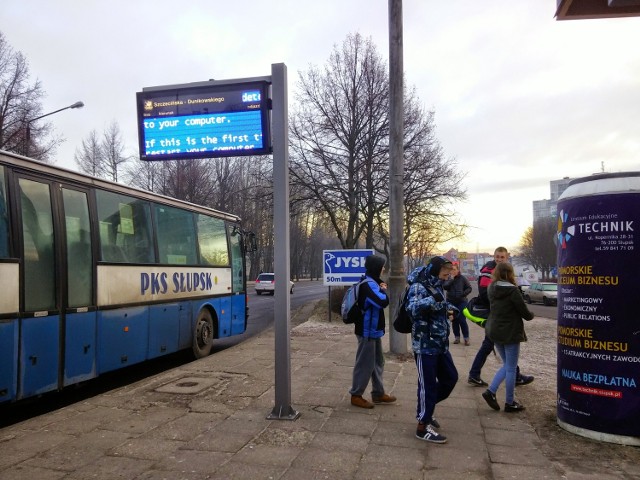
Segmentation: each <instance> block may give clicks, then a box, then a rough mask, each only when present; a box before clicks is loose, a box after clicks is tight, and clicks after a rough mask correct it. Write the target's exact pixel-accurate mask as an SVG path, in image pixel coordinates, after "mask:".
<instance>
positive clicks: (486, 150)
mask: <svg viewBox="0 0 640 480" xmlns="http://www.w3.org/2000/svg"><path fill="white" fill-rule="evenodd" d="M555 8H556V0H482V1H478V0H446V1H427V0H404V2H403V12H404V68H405V72H406V81H407V85H408V86H415V87H416V89H417V93H418V95H419V97H420V101H421V102H422V103H423V104H424V105H425V106H426V107H427V108H430V109H433V110H434V111H435V115H436V116H435V119H436V125H437V137H438V138H439V140H440V142H441V144H442V146H443V148H444V150H445V152H446V156H447V157H448V158H451V159H454V160H455V161H456V162H457V163H458V166H459V168H460V169H461V170H462V171H464V172H466V179H465V186H466V188H467V190H468V193H469V201H468V202H467V203H466V204H463V205H460V206H459V207H458V210H459V212H460V214H461V215H462V216H463V217H464V219H465V220H466V221H467V223H469V224H470V225H472V226H473V227H472V228H470V229H469V230H468V232H467V237H466V238H465V239H463V240H460V241H455V242H453V243H451V244H448V245H446V246H443V248H448V247H455V248H458V249H460V250H463V251H464V250H467V251H470V252H475V251H477V250H478V251H481V252H482V251H493V249H494V248H495V247H496V246H498V245H504V246H507V247H508V248H510V249H513V248H515V247H516V246H517V245H518V244H519V243H520V238H521V236H522V234H523V233H524V231H525V230H526V229H527V227H529V226H530V225H531V224H532V216H533V215H532V201H533V200H541V199H545V198H549V196H550V193H549V181H550V180H555V179H560V178H563V177H566V176H568V177H581V176H587V175H590V174H592V173H597V172H600V171H602V170H604V171H606V172H622V171H630V170H640V49H639V48H638V44H639V41H640V17H638V18H620V19H606V20H574V21H563V22H558V21H556V20H555V19H554V14H555ZM0 30H1V31H2V32H3V33H4V35H5V37H6V40H7V42H8V43H9V44H10V45H11V46H12V47H13V48H14V49H15V50H18V51H21V52H22V53H23V54H24V55H25V56H26V57H27V59H28V61H29V64H30V72H31V75H32V79H35V78H37V79H39V80H40V81H41V82H42V86H43V88H44V90H45V91H46V93H47V96H46V98H45V99H44V102H43V113H47V112H50V111H54V110H57V109H59V108H62V107H65V106H67V105H70V104H72V103H74V102H75V101H77V100H81V101H83V102H84V103H85V107H84V108H83V109H80V110H66V111H64V112H60V113H58V114H56V115H55V116H52V117H50V118H49V120H50V121H51V122H52V123H53V124H54V126H55V129H56V133H57V134H60V135H62V136H64V138H65V139H66V141H65V143H64V144H63V145H62V146H61V147H60V148H59V150H58V156H57V164H58V165H59V166H63V167H66V168H71V169H75V163H74V161H73V155H74V153H75V151H76V148H78V147H79V146H80V144H81V142H82V140H83V139H85V138H86V137H87V135H88V134H89V132H91V130H96V131H97V132H98V133H99V134H101V133H102V132H103V131H104V130H105V129H106V128H107V127H108V125H109V124H110V123H111V122H112V121H114V120H115V121H117V122H118V124H119V125H120V128H121V130H122V133H123V135H124V140H125V143H126V145H127V148H128V153H129V154H131V155H137V154H138V151H137V130H136V123H135V119H136V104H135V93H136V92H137V91H140V90H141V89H142V88H143V87H149V86H157V85H169V84H180V83H190V82H197V81H205V80H209V79H211V78H215V79H232V78H245V77H257V76H264V75H270V74H271V65H272V64H274V63H285V64H286V65H287V68H288V76H289V91H290V100H291V99H292V96H293V91H294V89H295V84H296V81H297V77H298V73H299V72H303V71H306V70H307V69H308V67H309V66H310V65H316V66H321V65H324V63H325V62H326V60H327V58H328V57H329V55H330V53H331V51H332V49H333V47H334V45H336V44H338V45H339V44H341V43H342V42H343V41H344V39H345V38H346V36H347V35H348V34H349V33H355V32H359V33H360V34H362V35H363V36H365V37H371V38H372V39H373V41H374V43H375V44H376V46H377V47H378V49H379V52H380V53H381V55H382V56H383V57H384V58H385V59H386V58H388V51H389V47H388V2H387V1H386V0H385V1H382V0H347V1H345V0H340V1H337V0H324V1H316V0H314V1H309V0H274V1H271V2H265V1H264V0H238V1H235V2H226V1H225V2H223V1H215V0H206V1H205V0H190V1H188V2H176V1H166V0H136V1H131V0H111V1H109V2H104V1H103V2H98V1H78V0H56V1H43V0H3V1H2V7H0Z"/></svg>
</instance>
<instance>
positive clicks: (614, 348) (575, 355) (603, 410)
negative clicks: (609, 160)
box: [557, 172, 640, 446]
mask: <svg viewBox="0 0 640 480" xmlns="http://www.w3.org/2000/svg"><path fill="white" fill-rule="evenodd" d="M557 235H558V237H557V240H558V399H557V401H558V405H557V413H558V424H559V425H560V426H561V427H562V428H564V429H566V430H568V431H571V432H573V433H576V434H578V435H582V436H585V437H590V438H594V439H597V440H602V441H606V442H612V443H621V444H625V445H638V446H640V172H630V173H619V174H598V175H593V176H591V177H585V178H578V179H575V180H573V181H571V183H570V184H569V187H568V188H567V189H566V190H565V191H564V193H563V194H562V195H561V197H560V199H559V200H558V234H557Z"/></svg>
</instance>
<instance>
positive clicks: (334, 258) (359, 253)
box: [322, 249, 373, 286]
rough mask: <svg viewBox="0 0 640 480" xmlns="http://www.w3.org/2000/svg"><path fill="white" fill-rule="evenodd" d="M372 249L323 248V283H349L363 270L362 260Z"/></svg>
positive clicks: (371, 252)
mask: <svg viewBox="0 0 640 480" xmlns="http://www.w3.org/2000/svg"><path fill="white" fill-rule="evenodd" d="M369 255H373V250H371V249H369V250H323V252H322V263H323V265H324V278H323V281H324V285H328V286H333V285H335V286H340V285H351V284H352V283H355V282H357V281H358V280H360V277H362V275H363V274H364V272H365V268H364V260H365V258H367V257H368V256H369Z"/></svg>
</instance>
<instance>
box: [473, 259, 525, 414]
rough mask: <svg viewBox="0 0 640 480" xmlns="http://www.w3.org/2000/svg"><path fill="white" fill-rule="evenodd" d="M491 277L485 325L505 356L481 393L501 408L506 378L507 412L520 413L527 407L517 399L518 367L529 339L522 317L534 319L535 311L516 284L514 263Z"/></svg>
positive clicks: (498, 269)
mask: <svg viewBox="0 0 640 480" xmlns="http://www.w3.org/2000/svg"><path fill="white" fill-rule="evenodd" d="M492 277H493V281H492V282H491V285H489V288H488V292H487V293H488V295H489V303H490V305H491V312H490V313H489V318H488V319H487V322H486V324H485V330H486V334H487V337H489V339H490V340H491V341H492V342H493V343H494V344H495V348H496V350H497V352H498V354H499V355H500V357H501V358H502V366H501V367H500V369H499V370H498V371H497V372H496V374H495V376H494V377H493V381H492V382H491V385H489V388H487V390H485V391H484V393H483V394H482V396H483V398H484V399H485V401H486V402H487V403H488V404H489V406H490V407H491V408H493V409H494V410H500V405H498V401H497V400H496V392H497V391H498V388H499V387H500V384H501V383H502V382H503V381H504V382H505V387H506V390H507V391H506V395H505V404H504V411H505V412H519V411H521V410H524V406H523V405H521V404H520V403H518V402H517V401H516V400H515V398H514V393H515V387H516V368H517V366H518V357H519V356H520V343H521V342H526V341H527V335H526V334H525V332H524V322H523V321H522V319H523V318H524V319H525V320H531V319H533V313H531V312H530V311H529V309H528V308H527V306H526V305H525V303H524V299H523V298H522V294H521V293H520V290H519V289H518V287H517V286H516V278H515V274H514V272H513V267H512V266H511V264H509V263H499V264H497V265H496V268H495V270H494V271H493V273H492Z"/></svg>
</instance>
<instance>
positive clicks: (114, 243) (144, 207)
mask: <svg viewBox="0 0 640 480" xmlns="http://www.w3.org/2000/svg"><path fill="white" fill-rule="evenodd" d="M96 203H97V207H98V220H99V225H100V247H101V252H102V260H103V261H106V262H115V263H126V262H129V263H153V262H154V261H155V254H154V250H153V243H152V242H151V235H150V231H151V230H150V229H151V214H150V213H151V212H150V210H151V209H150V206H149V203H148V202H145V201H143V200H138V199H135V198H131V197H127V196H125V195H120V194H117V193H111V192H105V191H102V190H97V191H96Z"/></svg>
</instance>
